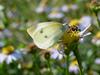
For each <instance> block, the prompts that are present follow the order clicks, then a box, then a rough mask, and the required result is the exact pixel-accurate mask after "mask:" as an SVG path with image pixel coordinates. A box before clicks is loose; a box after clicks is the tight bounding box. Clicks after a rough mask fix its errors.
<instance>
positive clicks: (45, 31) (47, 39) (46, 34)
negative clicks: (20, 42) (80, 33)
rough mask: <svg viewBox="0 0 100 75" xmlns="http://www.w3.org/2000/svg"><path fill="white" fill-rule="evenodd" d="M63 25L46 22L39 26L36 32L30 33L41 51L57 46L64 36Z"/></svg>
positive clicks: (31, 31)
mask: <svg viewBox="0 0 100 75" xmlns="http://www.w3.org/2000/svg"><path fill="white" fill-rule="evenodd" d="M62 27H63V25H62V24H60V23H58V22H44V23H40V24H38V27H37V28H36V29H35V30H34V29H33V30H32V28H30V31H28V32H29V33H30V35H31V37H32V38H33V40H34V43H35V44H36V45H37V46H38V47H39V48H41V49H47V48H49V47H51V46H52V45H53V44H55V43H56V42H57V41H58V40H59V39H60V37H61V36H62V35H63V32H64V31H63V30H62Z"/></svg>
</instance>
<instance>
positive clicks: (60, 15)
mask: <svg viewBox="0 0 100 75" xmlns="http://www.w3.org/2000/svg"><path fill="white" fill-rule="evenodd" d="M63 17H64V14H63V13H62V12H60V11H59V8H53V9H52V11H51V13H50V14H49V15H48V18H50V19H61V18H63Z"/></svg>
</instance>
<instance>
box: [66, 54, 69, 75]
mask: <svg viewBox="0 0 100 75" xmlns="http://www.w3.org/2000/svg"><path fill="white" fill-rule="evenodd" d="M65 75H70V74H69V54H68V55H67V57H66V74H65Z"/></svg>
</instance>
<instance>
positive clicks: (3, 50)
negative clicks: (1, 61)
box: [2, 46, 14, 54]
mask: <svg viewBox="0 0 100 75" xmlns="http://www.w3.org/2000/svg"><path fill="white" fill-rule="evenodd" d="M12 52H14V47H13V46H7V47H4V48H3V49H2V53H4V54H10V53H12Z"/></svg>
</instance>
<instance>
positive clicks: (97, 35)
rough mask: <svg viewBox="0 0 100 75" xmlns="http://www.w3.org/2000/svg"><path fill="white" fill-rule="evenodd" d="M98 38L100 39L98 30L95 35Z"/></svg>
mask: <svg viewBox="0 0 100 75" xmlns="http://www.w3.org/2000/svg"><path fill="white" fill-rule="evenodd" d="M95 37H96V38H97V39H100V31H99V32H97V34H96V36H95Z"/></svg>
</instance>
